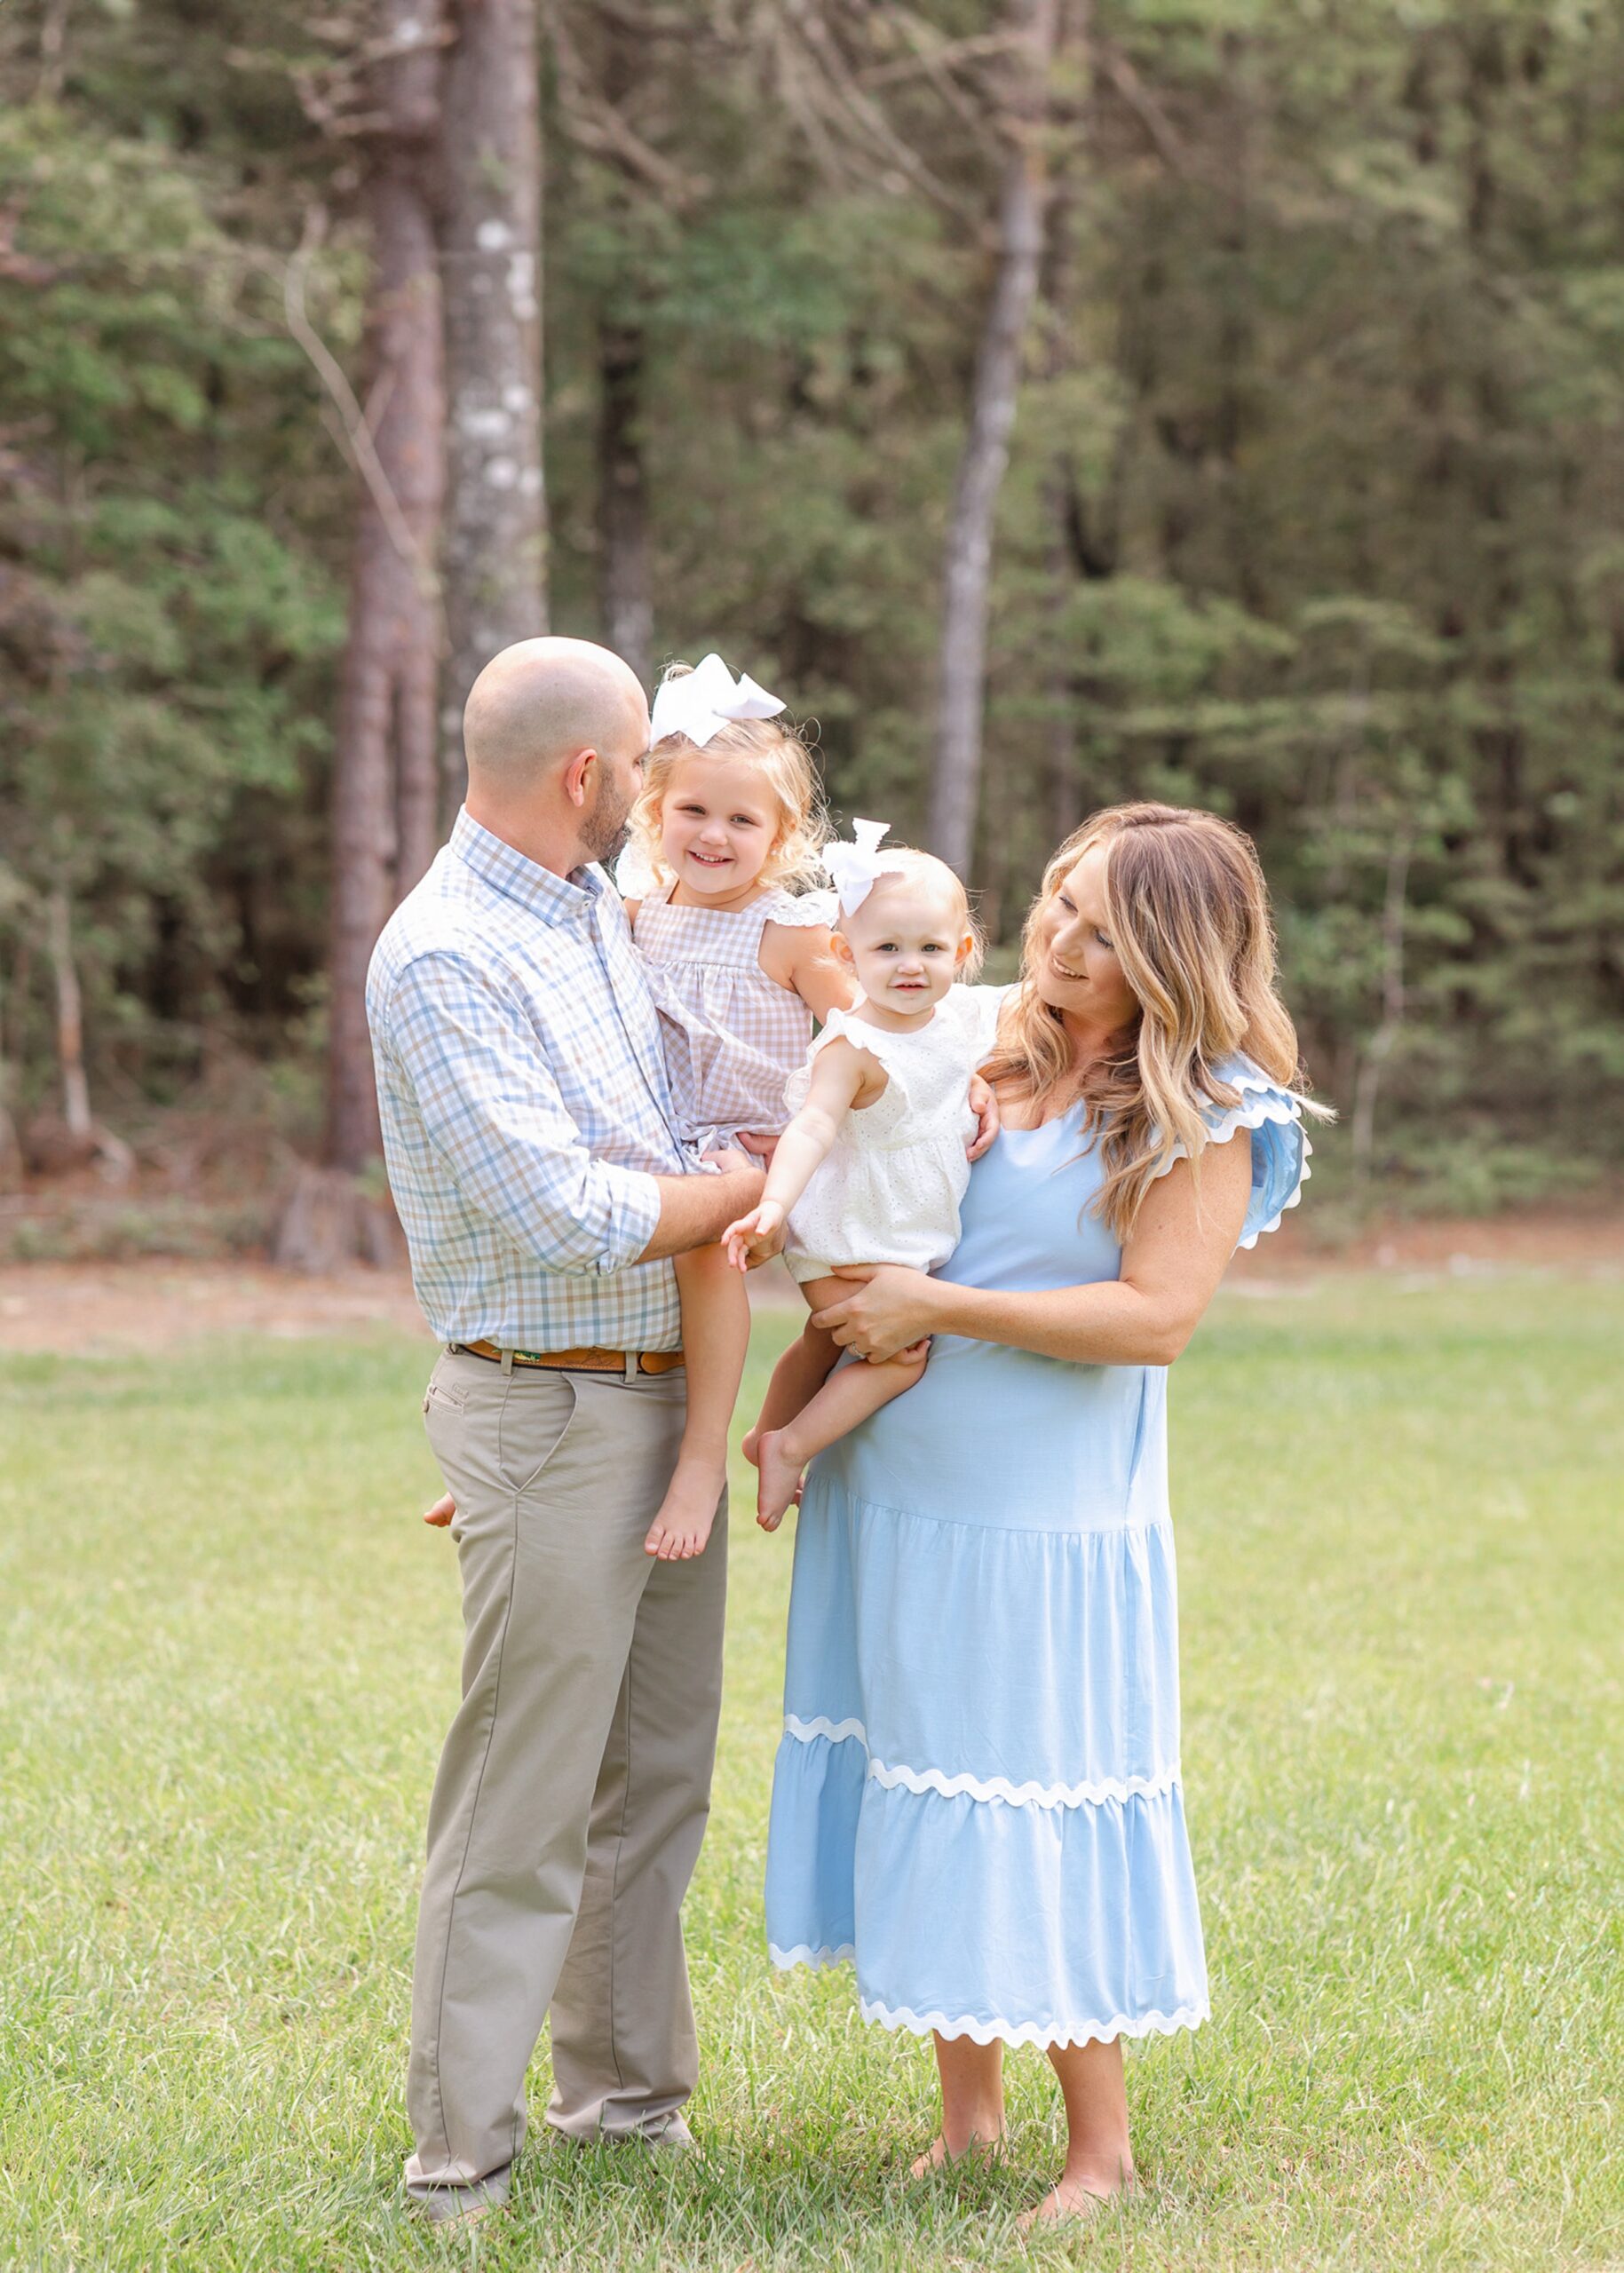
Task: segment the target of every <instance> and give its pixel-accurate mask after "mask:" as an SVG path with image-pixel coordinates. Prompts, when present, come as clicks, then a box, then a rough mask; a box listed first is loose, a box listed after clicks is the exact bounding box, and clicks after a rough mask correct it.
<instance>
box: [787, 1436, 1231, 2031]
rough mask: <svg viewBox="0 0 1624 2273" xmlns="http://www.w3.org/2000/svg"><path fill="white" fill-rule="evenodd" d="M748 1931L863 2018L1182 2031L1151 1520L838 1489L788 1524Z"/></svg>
mask: <svg viewBox="0 0 1624 2273" xmlns="http://www.w3.org/2000/svg"><path fill="white" fill-rule="evenodd" d="M785 1704H786V1712H785V1721H784V1732H783V1737H782V1739H781V1741H780V1746H779V1753H778V1760H777V1765H776V1770H775V1774H774V1778H773V1793H772V1824H771V1832H770V1839H769V1850H768V1867H767V1927H768V1938H769V1943H770V1945H771V1948H772V1956H773V1958H774V1960H776V1962H777V1963H779V1964H780V1965H782V1966H791V1965H796V1964H810V1965H821V1964H829V1963H833V1962H836V1961H837V1960H843V1959H851V1960H854V1962H855V1965H856V1969H857V1980H858V1990H859V1994H860V2000H861V2008H862V2011H863V2015H864V2016H865V2018H867V2019H869V2020H873V2021H877V2022H880V2023H882V2024H883V2025H885V2026H887V2027H891V2028H901V2029H907V2030H911V2031H915V2032H917V2033H923V2032H925V2031H930V2030H937V2031H939V2032H940V2033H941V2034H943V2035H945V2036H969V2037H971V2038H973V2039H975V2040H976V2041H977V2042H978V2043H986V2042H990V2041H991V2040H993V2039H994V2038H997V2039H1002V2040H1003V2041H1005V2042H1006V2043H1010V2044H1042V2045H1050V2044H1059V2043H1083V2042H1087V2041H1089V2040H1091V2039H1106V2038H1113V2037H1119V2036H1143V2035H1146V2034H1149V2033H1153V2032H1166V2031H1171V2030H1174V2029H1177V2028H1183V2027H1191V2026H1193V2025H1195V2024H1197V2023H1198V2022H1200V2020H1202V2019H1204V2018H1205V2016H1206V2014H1207V2009H1208V1992H1207V1974H1206V1964H1205V1959H1204V1955H1203V1951H1202V1944H1201V1928H1200V1911H1199V1908H1198V1905H1197V1900H1196V1892H1195V1881H1194V1875H1193V1872H1192V1866H1191V1860H1190V1849H1189V1842H1188V1840H1187V1837H1186V1833H1185V1828H1184V1800H1183V1794H1182V1789H1181V1786H1180V1778H1179V1762H1178V1665H1177V1589H1176V1571H1175V1566H1174V1557H1173V1540H1172V1532H1171V1528H1170V1525H1168V1522H1167V1521H1166V1520H1165V1518H1163V1519H1161V1520H1155V1521H1151V1522H1146V1523H1142V1524H1129V1525H1122V1526H1120V1527H1113V1528H1110V1529H1102V1530H1081V1529H1079V1530H1057V1529H1044V1530H1036V1529H1022V1528H1018V1527H1016V1526H1015V1525H1010V1524H1009V1523H1006V1522H1002V1521H993V1522H990V1523H977V1522H966V1521H962V1520H956V1519H947V1518H943V1517H936V1516H929V1515H923V1514H920V1513H917V1512H912V1511H908V1510H907V1509H898V1508H894V1507H888V1506H885V1505H883V1504H878V1503H876V1502H875V1501H870V1500H866V1499H860V1498H857V1497H855V1496H853V1495H852V1493H850V1492H849V1491H848V1489H846V1488H845V1485H844V1481H843V1463H842V1462H841V1461H840V1459H839V1456H838V1454H836V1457H835V1458H834V1459H833V1460H832V1461H827V1462H824V1463H820V1467H819V1469H818V1470H816V1471H814V1475H813V1478H812V1483H811V1485H810V1486H809V1489H808V1492H807V1496H806V1500H805V1503H804V1507H803V1509H802V1512H801V1517H800V1521H799V1526H798V1531H797V1536H796V1571H795V1593H794V1604H793V1608H792V1613H791V1623H790V1635H789V1653H788V1671H787V1677H786V1691H785Z"/></svg>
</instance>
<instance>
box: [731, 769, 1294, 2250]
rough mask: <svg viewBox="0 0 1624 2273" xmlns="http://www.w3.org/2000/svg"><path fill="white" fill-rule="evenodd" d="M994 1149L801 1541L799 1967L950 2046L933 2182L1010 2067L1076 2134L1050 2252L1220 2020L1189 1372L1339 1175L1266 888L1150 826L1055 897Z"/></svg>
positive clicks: (1173, 823) (865, 2007) (996, 2114)
mask: <svg viewBox="0 0 1624 2273" xmlns="http://www.w3.org/2000/svg"><path fill="white" fill-rule="evenodd" d="M987 992H988V994H989V1000H988V1003H987V1012H988V1016H987V1031H988V1033H989V1035H992V1034H994V1029H995V1040H994V1041H992V1046H991V1050H990V1056H989V1059H988V1062H987V1063H986V1066H985V1068H984V1071H985V1072H986V1076H987V1078H988V1079H989V1080H990V1081H992V1083H993V1084H994V1088H995V1089H996V1090H997V1093H998V1096H999V1098H1000V1101H1001V1105H1002V1123H1003V1125H1002V1134H1001V1135H1000V1137H999V1138H998V1140H997V1142H996V1143H995V1144H994V1146H993V1148H992V1150H991V1151H990V1152H988V1153H987V1154H986V1158H985V1159H984V1160H981V1162H980V1163H979V1165H978V1167H977V1168H976V1169H975V1171H974V1173H973V1175H972V1176H971V1178H970V1189H969V1192H968V1194H967V1196H966V1198H965V1200H964V1202H963V1236H962V1238H961V1240H960V1244H959V1246H958V1247H957V1249H956V1250H955V1253H954V1255H953V1256H952V1257H951V1259H950V1260H949V1261H948V1262H947V1264H945V1265H944V1266H943V1268H942V1269H941V1270H940V1271H939V1272H938V1273H937V1274H935V1275H933V1276H926V1275H925V1274H923V1273H922V1272H919V1271H909V1270H906V1269H904V1268H901V1267H899V1266H897V1265H893V1264H886V1265H882V1266H880V1267H879V1268H877V1269H874V1270H867V1271H858V1272H853V1273H851V1274H849V1275H851V1276H852V1278H853V1279H854V1281H860V1282H861V1283H857V1284H854V1286H853V1289H852V1295H850V1297H849V1298H847V1299H846V1300H844V1301H843V1302H841V1303H837V1304H836V1305H834V1306H833V1307H831V1308H829V1309H828V1310H826V1311H822V1312H820V1315H819V1318H818V1319H817V1320H815V1321H814V1322H815V1323H816V1324H818V1325H820V1326H824V1327H828V1328H829V1329H830V1330H831V1331H832V1332H833V1333H834V1334H835V1336H836V1340H837V1341H838V1342H841V1343H843V1344H844V1346H845V1347H846V1348H847V1349H848V1350H851V1351H852V1352H854V1353H855V1354H856V1355H857V1356H859V1357H861V1358H868V1359H871V1360H884V1359H886V1358H891V1357H892V1356H894V1355H895V1353H896V1352H897V1351H899V1350H904V1349H907V1348H909V1347H910V1346H911V1345H913V1344H914V1343H915V1342H919V1341H921V1340H922V1339H923V1337H925V1336H927V1335H928V1336H930V1337H931V1359H930V1363H929V1365H928V1366H926V1367H925V1369H924V1372H923V1375H922V1376H921V1378H920V1380H919V1382H918V1383H917V1384H916V1386H915V1387H914V1388H912V1389H911V1390H909V1391H908V1393H907V1396H906V1397H900V1398H897V1399H896V1400H895V1402H894V1403H892V1404H891V1405H888V1406H885V1407H884V1408H883V1410H882V1411H880V1412H878V1413H876V1414H875V1415H874V1417H873V1418H872V1419H871V1420H869V1421H867V1422H865V1423H864V1424H863V1425H862V1426H861V1427H860V1428H859V1429H857V1430H853V1431H852V1434H851V1435H849V1436H847V1437H844V1438H843V1439H842V1440H841V1441H840V1442H839V1443H838V1444H836V1445H833V1446H832V1447H831V1448H830V1450H829V1451H828V1452H827V1453H823V1454H822V1455H821V1456H820V1459H819V1460H818V1461H816V1462H815V1463H814V1465H813V1467H812V1469H811V1471H810V1473H809V1477H808V1481H807V1485H806V1487H805V1491H804V1499H803V1503H802V1509H801V1516H800V1520H799V1524H798V1526H797V1532H796V1560H795V1580H794V1589H793V1594H792V1599H791V1605H790V1614H789V1644H788V1667H787V1672H786V1678H785V1719H784V1736H783V1739H782V1742H781V1744H780V1751H779V1757H778V1763H777V1770H776V1773H775V1777H774V1783H773V1798H772V1829H771V1835H770V1841H769V1849H768V1862H767V1927H768V1936H769V1940H770V1942H771V1944H772V1953H773V1956H774V1958H775V1960H777V1961H778V1962H779V1963H780V1965H786V1966H788V1965H793V1964H796V1963H804V1964H812V1965H821V1964H827V1963H829V1962H832V1961H834V1960H836V1959H840V1958H846V1957H850V1958H852V1959H854V1960H855V1962H856V1968H857V1980H858V1990H859V1993H860V1999H861V2009H862V2012H863V2015H864V2017H865V2018H867V2019H870V2020H876V2021H879V2022H881V2023H882V2024H884V2025H885V2026H887V2027H890V2028H900V2029H906V2030H908V2031H913V2032H914V2033H915V2034H921V2035H923V2034H926V2033H929V2034H931V2035H932V2036H933V2037H934V2039H935V2045H936V2055H937V2061H938V2065H939V2071H940V2077H941V2092H942V2117H941V2127H940V2131H939V2135H938V2137H937V2139H936V2140H935V2142H934V2143H933V2144H932V2145H931V2147H930V2148H929V2149H928V2150H926V2151H925V2152H924V2153H923V2154H922V2155H921V2156H920V2158H918V2161H917V2162H916V2163H915V2166H914V2168H915V2174H919V2175H923V2174H924V2173H925V2172H926V2171H928V2170H930V2169H931V2168H933V2167H935V2166H938V2165H939V2164H941V2163H944V2162H951V2161H953V2160H955V2158H957V2157H959V2156H961V2155H963V2154H965V2153H967V2152H969V2151H970V2150H972V2149H976V2148H980V2149H982V2150H995V2149H996V2147H997V2145H998V2142H1000V2140H1001V2139H1002V2134H1003V2125H1004V2112H1003V2083H1002V2059H1003V2047H1004V2046H1005V2045H1009V2044H1017V2045H1018V2044H1036V2045H1041V2046H1042V2047H1043V2048H1044V2049H1045V2051H1046V2052H1047V2053H1048V2055H1049V2058H1050V2062H1051V2063H1052V2064H1053V2066H1054V2069H1055V2071H1056V2074H1057V2076H1058V2079H1059V2083H1060V2088H1061V2093H1062V2095H1063V2098H1064V2101H1065V2104H1066V2118H1067V2123H1068V2126H1069V2143H1068V2149H1067V2154H1066V2166H1065V2169H1064V2171H1063V2173H1062V2174H1061V2176H1060V2178H1059V2180H1058V2183H1057V2184H1056V2185H1055V2187H1054V2188H1053V2189H1052V2190H1051V2191H1050V2193H1049V2194H1048V2195H1047V2196H1046V2197H1045V2198H1044V2199H1043V2201H1042V2204H1041V2205H1040V2206H1038V2208H1037V2209H1036V2210H1035V2211H1034V2212H1033V2213H1032V2215H1033V2216H1034V2217H1042V2218H1044V2219H1050V2218H1061V2217H1066V2216H1071V2215H1077V2214H1083V2213H1086V2212H1088V2211H1089V2210H1091V2209H1092V2208H1094V2207H1096V2206H1097V2201H1098V2200H1099V2199H1100V2198H1106V2197H1109V2196H1111V2195H1113V2194H1116V2193H1119V2192H1121V2190H1124V2189H1125V2188H1127V2187H1129V2185H1131V2183H1132V2180H1133V2156H1132V2151H1131V2148H1130V2145H1129V2127H1128V2103H1127V2095H1126V2090H1125V2087H1124V2080H1123V2070H1122V2053H1121V2043H1122V2039H1124V2038H1125V2037H1142V2036H1145V2035H1147V2034H1150V2033H1153V2032H1158V2033H1161V2032H1167V2031H1172V2030H1175V2029H1180V2028H1189V2027H1193V2026H1195V2025H1196V2024H1198V2023H1199V2022H1200V2021H1201V2020H1202V2019H1204V2018H1205V2017H1206V2015H1207V2011H1208V1994H1207V1974H1206V1964H1205V1959H1204V1955H1203V1951H1202V1943H1201V1928H1200V1914H1199V1912H1198V1909H1197V1904H1196V1895H1195V1882H1194V1877H1193V1873H1192V1867H1191V1861H1190V1850H1189V1845H1188V1841H1187V1839H1186V1835H1185V1830H1184V1802H1183V1796H1182V1786H1181V1781H1180V1773H1179V1757H1178V1665H1177V1622H1176V1591H1175V1576H1174V1562H1173V1539H1172V1532H1171V1527H1170V1523H1169V1517H1168V1489H1167V1437H1166V1386H1167V1374H1166V1368H1167V1367H1168V1366H1169V1365H1170V1364H1171V1363H1172V1361H1173V1359H1174V1358H1176V1357H1177V1356H1178V1354H1179V1352H1180V1351H1181V1350H1183V1348H1184V1344H1185V1343H1186V1342H1188V1340H1189V1338H1190V1335H1191V1334H1192V1332H1193V1331H1194V1329H1195V1327H1196V1325H1197V1324H1198V1322H1199V1321H1200V1317H1201V1314H1202V1312H1203V1311H1205V1310H1206V1308H1207V1305H1208V1303H1209V1301H1210V1300H1211V1298H1212V1295H1213V1293H1214V1291H1215V1290H1216V1287H1217V1285H1218V1281H1219V1280H1220V1279H1221V1278H1222V1277H1223V1275H1224V1268H1225V1266H1226V1264H1227V1263H1228V1262H1229V1259H1230V1256H1231V1255H1232V1253H1233V1252H1234V1250H1235V1248H1236V1247H1237V1246H1244V1247H1250V1246H1251V1245H1253V1244H1254V1242H1255V1241H1256V1239H1257V1238H1258V1237H1259V1236H1260V1234H1261V1233H1263V1232H1265V1231H1271V1230H1272V1229H1273V1228H1274V1226H1275V1225H1276V1224H1278V1223H1279V1219H1280V1216H1281V1214H1282V1212H1283V1211H1284V1210H1285V1209H1286V1208H1289V1207H1292V1206H1295V1202H1296V1200H1297V1197H1298V1194H1299V1191H1300V1188H1301V1185H1302V1183H1303V1178H1304V1177H1305V1176H1306V1175H1307V1168H1306V1165H1305V1156H1306V1154H1307V1152H1308V1149H1309V1148H1308V1144H1307V1142H1306V1139H1305V1137H1304V1134H1303V1113H1304V1111H1305V1109H1306V1110H1315V1109H1316V1108H1312V1107H1307V1106H1306V1105H1305V1100H1304V1098H1303V1094H1302V1089H1301V1084H1300V1081H1299V1076H1298V1072H1297V1051H1296V1040H1295V1034H1294V1032H1293V1028H1292V1025H1291V1021H1290V1019H1289V1018H1288V1017H1287V1014H1286V1011H1285V1010H1284V1008H1283V1006H1282V1004H1281V1002H1280V1001H1279V996H1278V994H1276V991H1275V972H1274V943H1273V938H1272V933H1271V925H1270V920H1269V911H1268V901H1267V895H1266V892H1265V889H1264V880H1263V875H1262V873H1261V871H1260V869H1259V867H1258V864H1257V858H1256V852H1255V851H1254V850H1253V848H1252V845H1251V843H1250V842H1249V841H1248V838H1247V837H1246V836H1243V835H1242V834H1241V832H1240V830H1239V829H1236V828H1232V827H1231V826H1230V825H1229V824H1228V823H1227V822H1225V821H1223V820H1218V819H1217V818H1216V817H1215V816H1214V815H1212V814H1209V813H1203V812H1190V811H1184V810H1181V809H1178V808H1176V807H1173V806H1168V805H1154V804H1133V805H1119V806H1115V807H1113V808H1111V809H1110V810H1109V811H1106V812H1101V813H1097V814H1096V815H1095V816H1094V818H1093V819H1092V820H1089V821H1088V822H1087V823H1085V824H1084V826H1083V827H1082V828H1081V829H1079V830H1077V831H1076V832H1075V833H1074V834H1073V836H1070V837H1068V838H1067V840H1066V843H1064V844H1063V845H1062V846H1061V847H1060V849H1059V851H1058V852H1057V853H1056V855H1055V857H1054V859H1052V861H1051V862H1050V866H1049V868H1048V871H1047V873H1046V875H1045V876H1044V878H1043V884H1042V891H1040V892H1039V894H1038V897H1037V899H1036V901H1035V903H1034V907H1033V909H1032V913H1031V915H1030V917H1029V919H1028V922H1027V925H1026V939H1025V946H1024V954H1023V962H1022V970H1021V977H1020V979H1019V982H1018V985H1016V986H1012V987H1010V988H1008V989H1006V990H1004V991H1003V992H1002V994H1001V995H997V996H994V995H993V994H992V992H991V990H987Z"/></svg>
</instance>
